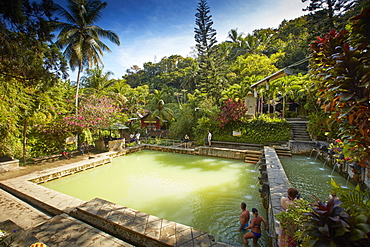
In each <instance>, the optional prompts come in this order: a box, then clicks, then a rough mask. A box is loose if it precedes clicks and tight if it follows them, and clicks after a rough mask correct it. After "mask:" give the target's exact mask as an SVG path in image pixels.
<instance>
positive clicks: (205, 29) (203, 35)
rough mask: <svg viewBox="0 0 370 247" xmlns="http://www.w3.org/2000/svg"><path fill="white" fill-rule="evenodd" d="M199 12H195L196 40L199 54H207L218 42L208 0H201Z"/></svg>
mask: <svg viewBox="0 0 370 247" xmlns="http://www.w3.org/2000/svg"><path fill="white" fill-rule="evenodd" d="M197 11H198V12H197V13H196V14H195V17H196V19H195V24H196V26H197V27H196V28H194V32H195V36H194V38H195V42H196V48H197V50H198V56H199V57H202V56H204V55H207V54H208V53H209V52H210V51H211V49H212V47H213V45H215V44H216V43H217V40H216V34H217V33H216V30H215V29H214V28H213V27H212V25H213V21H212V15H210V12H211V11H210V7H209V6H208V4H207V1H206V0H200V1H199V3H198V8H197Z"/></svg>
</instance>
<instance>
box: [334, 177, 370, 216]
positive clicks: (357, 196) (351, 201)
mask: <svg viewBox="0 0 370 247" xmlns="http://www.w3.org/2000/svg"><path fill="white" fill-rule="evenodd" d="M331 185H332V186H333V190H334V191H335V192H336V195H337V196H338V197H339V198H340V200H341V201H342V207H343V208H345V209H346V210H347V211H348V213H349V214H350V215H352V216H356V215H359V214H365V215H368V216H370V191H369V190H364V191H361V189H360V186H359V185H357V186H356V188H355V189H349V188H341V187H340V186H339V185H338V184H337V183H336V182H335V181H334V180H333V179H332V180H331Z"/></svg>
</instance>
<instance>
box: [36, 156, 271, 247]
mask: <svg viewBox="0 0 370 247" xmlns="http://www.w3.org/2000/svg"><path fill="white" fill-rule="evenodd" d="M258 176H259V171H258V167H256V165H254V164H247V163H245V162H244V161H242V160H234V159H222V158H215V157H207V156H198V155H185V154H175V153H166V152H157V151H150V150H144V151H140V152H137V153H132V154H129V155H126V156H121V157H118V158H115V159H114V160H113V162H112V163H111V164H107V165H104V166H100V167H97V168H94V169H90V170H87V171H84V172H81V173H77V174H74V175H71V176H67V177H64V178H61V179H58V180H54V181H50V182H48V183H44V184H42V185H43V186H45V187H47V188H50V189H53V190H56V191H59V192H62V193H65V194H68V195H71V196H74V197H76V198H79V199H82V200H85V201H89V200H91V199H93V198H95V197H99V198H102V199H105V200H108V201H111V202H114V203H116V204H119V205H123V206H126V207H130V208H133V209H136V210H139V211H142V212H145V213H148V214H152V215H155V216H158V217H161V218H164V219H167V220H171V221H175V222H178V223H181V224H185V225H188V226H192V227H195V228H197V229H200V230H203V231H206V232H208V233H209V234H210V235H212V236H214V237H215V240H216V241H222V242H225V243H228V244H231V245H234V246H243V241H242V235H243V234H242V233H240V232H238V231H237V229H238V227H239V215H240V213H241V209H240V203H241V202H245V203H246V204H247V208H248V209H249V210H251V209H252V208H253V207H255V208H257V209H258V210H259V211H260V215H262V216H263V217H265V218H266V212H265V210H264V209H263V207H262V204H261V197H260V194H259V192H258V189H259V188H260V185H259V183H258V178H257V177H258ZM259 244H260V246H268V244H267V236H266V234H265V233H263V235H262V238H261V239H260V240H259Z"/></svg>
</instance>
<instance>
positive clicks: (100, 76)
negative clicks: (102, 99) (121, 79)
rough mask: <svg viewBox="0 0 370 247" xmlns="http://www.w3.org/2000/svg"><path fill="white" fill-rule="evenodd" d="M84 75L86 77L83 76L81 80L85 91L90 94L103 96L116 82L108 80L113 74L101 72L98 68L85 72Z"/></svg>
mask: <svg viewBox="0 0 370 247" xmlns="http://www.w3.org/2000/svg"><path fill="white" fill-rule="evenodd" d="M86 74H87V76H83V77H82V78H81V80H82V82H83V86H85V87H86V90H87V91H90V92H91V93H92V94H94V93H95V94H98V95H103V94H104V92H105V91H107V89H108V88H109V87H110V86H112V84H113V83H114V82H115V81H116V80H115V79H109V77H110V76H111V75H113V72H111V71H108V72H103V70H102V69H101V68H99V67H96V68H94V69H88V70H86Z"/></svg>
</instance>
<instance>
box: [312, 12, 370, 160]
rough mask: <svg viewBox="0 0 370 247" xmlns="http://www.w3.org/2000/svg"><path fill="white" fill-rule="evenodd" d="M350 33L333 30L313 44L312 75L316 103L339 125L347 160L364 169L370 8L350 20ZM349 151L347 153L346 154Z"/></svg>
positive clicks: (368, 155) (369, 154)
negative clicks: (315, 89) (316, 90)
mask: <svg viewBox="0 0 370 247" xmlns="http://www.w3.org/2000/svg"><path fill="white" fill-rule="evenodd" d="M351 21H352V25H351V26H350V29H349V31H347V30H343V31H341V32H335V31H334V30H332V31H331V32H330V33H328V34H326V35H325V36H324V37H323V38H319V39H318V40H317V41H315V42H313V43H312V45H311V49H312V51H313V55H312V59H311V72H312V74H313V75H315V76H316V78H317V80H316V84H317V88H318V89H319V99H320V100H319V103H321V105H322V107H323V109H324V110H325V111H326V112H328V113H330V116H331V119H330V120H331V122H334V121H336V122H338V124H339V133H338V135H339V136H340V138H341V139H342V141H343V142H344V143H345V144H346V145H345V149H346V151H345V155H346V158H347V157H350V158H351V159H352V160H353V161H359V164H360V165H362V166H365V163H366V162H367V161H368V160H370V149H369V148H368V147H369V146H370V136H369V134H368V133H369V130H370V126H369V118H370V103H369V102H370V90H369V82H370V80H369V79H370V64H369V61H370V59H369V58H370V57H369V55H370V52H369V46H370V36H369V32H368V31H367V30H369V28H370V8H367V9H365V10H364V11H363V12H362V13H361V15H359V16H356V17H354V18H353V19H351ZM347 151H349V152H347Z"/></svg>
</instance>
